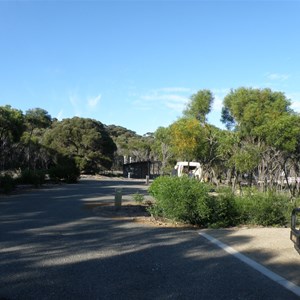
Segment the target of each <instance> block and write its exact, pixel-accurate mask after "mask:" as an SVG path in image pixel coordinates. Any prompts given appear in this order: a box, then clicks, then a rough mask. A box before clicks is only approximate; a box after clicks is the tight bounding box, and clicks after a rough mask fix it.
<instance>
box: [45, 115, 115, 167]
mask: <svg viewBox="0 0 300 300" xmlns="http://www.w3.org/2000/svg"><path fill="white" fill-rule="evenodd" d="M44 144H45V146H48V147H50V148H52V149H55V150H56V151H58V152H59V153H62V154H64V155H67V156H69V157H73V158H74V159H75V160H76V163H77V166H78V167H79V168H80V170H81V171H83V172H99V171H100V170H101V169H110V168H111V166H112V159H113V156H114V152H115V151H116V149H117V148H116V145H115V143H114V142H113V140H112V139H111V137H110V136H109V134H108V132H107V131H106V129H105V127H104V126H103V124H102V123H101V122H99V121H96V120H92V119H85V118H79V117H74V118H72V119H64V120H62V121H61V122H57V123H55V124H54V125H53V128H52V129H51V130H48V131H47V132H46V134H45V139H44Z"/></svg>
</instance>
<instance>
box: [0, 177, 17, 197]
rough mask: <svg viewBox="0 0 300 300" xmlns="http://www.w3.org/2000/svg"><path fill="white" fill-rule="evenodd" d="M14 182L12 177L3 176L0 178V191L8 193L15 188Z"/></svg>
mask: <svg viewBox="0 0 300 300" xmlns="http://www.w3.org/2000/svg"><path fill="white" fill-rule="evenodd" d="M15 185H16V183H15V180H14V179H13V177H12V176H10V175H8V174H5V175H1V176H0V190H1V191H3V192H4V193H5V194H8V193H10V192H11V191H13V190H14V188H15Z"/></svg>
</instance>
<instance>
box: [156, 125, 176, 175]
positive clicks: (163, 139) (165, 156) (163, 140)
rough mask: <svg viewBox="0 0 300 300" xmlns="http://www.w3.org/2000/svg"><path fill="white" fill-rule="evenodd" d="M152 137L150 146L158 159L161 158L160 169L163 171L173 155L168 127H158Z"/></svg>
mask: <svg viewBox="0 0 300 300" xmlns="http://www.w3.org/2000/svg"><path fill="white" fill-rule="evenodd" d="M154 137H155V140H154V144H153V146H152V148H153V150H154V151H155V152H156V153H157V155H158V158H159V160H161V163H162V166H161V167H162V171H163V172H165V171H167V169H168V163H169V160H170V159H171V158H172V157H173V152H172V148H171V132H170V127H158V128H157V130H156V131H155V133H154Z"/></svg>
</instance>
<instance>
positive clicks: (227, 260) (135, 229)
mask: <svg viewBox="0 0 300 300" xmlns="http://www.w3.org/2000/svg"><path fill="white" fill-rule="evenodd" d="M116 187H122V188H123V193H124V194H134V193H135V192H137V191H140V192H145V191H146V188H147V187H146V186H145V185H144V182H137V181H120V180H119V181H109V180H104V181H96V180H82V181H80V182H79V183H78V184H72V185H62V186H57V187H51V188H43V189H38V190H32V191H30V192H28V191H27V192H25V193H23V194H15V195H11V196H3V195H0V197H1V198H0V299H1V300H3V299H9V300H13V299H39V300H40V299H222V300H226V299H242V300H245V299H255V300H258V299H264V300H265V299H272V300H274V299H280V300H282V299H288V300H290V299H291V300H292V299H298V297H297V296H296V295H294V294H293V293H291V292H290V291H288V290H286V289H284V288H283V287H281V286H280V285H278V284H277V283H275V282H273V281H271V280H269V279H268V278H267V277H265V276H263V275H262V274H260V273H259V272H257V271H255V270H254V269H251V268H250V267H248V266H247V265H245V264H244V263H242V262H241V261H239V260H237V259H236V258H234V257H232V256H230V255H229V254H228V253H226V252H225V251H223V250H222V249H220V248H217V247H216V246H215V245H213V244H212V243H210V242H209V241H207V240H206V239H205V238H203V237H201V236H199V234H198V231H197V230H188V229H171V228H155V227H150V226H147V225H145V224H140V223H134V222H130V221H125V220H119V219H111V218H103V217H100V216H99V215H96V214H95V213H94V212H93V210H91V209H86V208H84V203H85V202H93V201H98V202H99V201H106V200H111V199H112V196H113V195H114V191H115V188H116Z"/></svg>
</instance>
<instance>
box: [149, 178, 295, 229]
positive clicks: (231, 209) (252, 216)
mask: <svg viewBox="0 0 300 300" xmlns="http://www.w3.org/2000/svg"><path fill="white" fill-rule="evenodd" d="M149 193H150V194H151V195H152V196H153V197H154V198H155V204H154V205H153V206H152V207H151V208H150V212H151V213H152V214H153V215H154V216H157V217H164V218H167V219H172V220H176V221H182V222H186V223H190V224H196V225H199V226H205V227H213V228H218V227H228V226H236V225H239V224H252V225H261V226H285V225H286V224H288V223H289V220H290V214H291V211H292V209H293V207H294V206H295V203H291V202H290V200H289V198H287V197H286V196H282V195H281V196H279V195H277V194H272V193H268V194H266V193H259V192H253V190H249V193H248V194H247V195H245V196H235V195H234V194H233V193H231V192H230V191H229V190H228V189H223V188H222V189H220V190H219V191H217V193H216V195H213V196H212V195H210V193H209V186H207V185H206V184H204V183H200V182H198V181H196V180H194V179H190V178H188V177H180V178H178V177H175V178H174V177H159V178H157V179H155V180H154V182H153V183H152V185H151V186H150V188H149Z"/></svg>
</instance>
